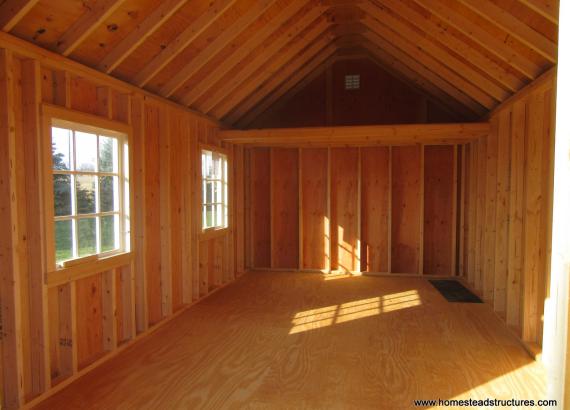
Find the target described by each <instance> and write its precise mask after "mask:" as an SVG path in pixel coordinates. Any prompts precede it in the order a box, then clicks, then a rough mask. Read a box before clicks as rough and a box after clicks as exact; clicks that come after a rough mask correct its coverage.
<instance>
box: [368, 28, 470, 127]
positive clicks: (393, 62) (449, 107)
mask: <svg viewBox="0 0 570 410" xmlns="http://www.w3.org/2000/svg"><path fill="white" fill-rule="evenodd" d="M361 44H362V46H363V47H364V49H365V50H367V51H368V53H369V55H370V58H371V59H372V60H373V61H375V62H376V64H378V65H379V66H380V67H381V68H382V69H383V70H386V71H387V72H388V73H390V74H392V75H393V76H394V77H395V78H398V79H399V80H400V81H402V82H404V83H406V84H408V86H409V87H410V88H412V89H415V90H417V91H418V92H420V93H422V94H424V96H425V97H426V98H427V99H429V100H432V101H434V102H435V103H436V104H437V105H439V106H440V107H441V108H442V109H443V110H445V111H447V112H448V113H450V114H451V115H453V116H455V117H457V118H460V117H461V118H463V119H471V118H475V117H474V115H475V114H474V113H473V112H472V111H470V110H468V109H467V108H465V107H464V106H463V105H461V103H459V102H456V100H455V99H454V98H453V97H452V96H450V95H449V94H447V93H445V92H443V91H442V90H441V89H440V88H439V87H437V86H435V85H434V84H432V83H431V82H430V81H428V80H427V79H426V78H425V77H422V76H421V75H419V74H418V73H417V72H415V71H414V70H412V69H411V68H409V67H408V66H407V65H405V64H403V63H402V62H400V61H399V60H397V59H396V58H394V57H393V56H392V55H390V54H389V53H387V52H386V51H385V50H384V49H383V48H382V47H378V46H376V45H374V44H372V43H371V42H370V41H368V40H364V39H363V41H362V43H361Z"/></svg>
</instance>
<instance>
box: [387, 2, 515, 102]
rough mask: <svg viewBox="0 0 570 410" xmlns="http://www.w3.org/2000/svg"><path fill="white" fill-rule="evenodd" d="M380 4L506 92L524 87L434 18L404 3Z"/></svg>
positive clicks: (511, 75) (510, 74) (509, 73)
mask: <svg viewBox="0 0 570 410" xmlns="http://www.w3.org/2000/svg"><path fill="white" fill-rule="evenodd" d="M382 4H385V5H386V6H387V7H389V8H390V9H391V10H393V11H394V12H395V13H397V14H398V15H399V16H401V17H402V18H404V19H406V20H407V21H409V22H410V23H411V24H413V25H414V26H415V27H416V28H417V29H419V30H421V31H423V32H425V33H426V34H429V35H430V36H432V37H433V38H434V39H436V40H437V41H439V43H441V44H443V45H445V47H447V48H449V49H450V50H452V51H453V52H455V53H456V54H457V55H459V56H462V57H463V58H464V59H466V60H467V61H469V62H470V63H472V64H474V65H476V66H477V67H478V68H479V69H481V70H482V71H483V72H485V73H486V74H487V75H488V76H490V77H491V78H493V79H495V80H498V81H499V82H500V83H501V84H502V85H503V86H504V87H506V88H507V89H508V90H510V91H513V92H516V91H518V90H520V89H521V88H523V87H524V85H525V84H524V82H523V81H521V79H520V78H518V77H517V76H516V75H514V74H513V73H511V72H509V71H508V70H505V68H504V67H501V66H500V65H499V64H497V63H496V61H495V60H493V59H492V58H489V56H488V55H486V54H484V53H481V52H480V51H478V50H477V49H475V48H473V47H470V46H469V45H468V44H467V43H465V42H463V41H461V40H460V39H458V38H457V37H456V36H454V35H453V34H452V33H450V31H449V28H450V26H449V25H448V24H446V23H445V22H444V21H442V20H440V19H438V18H437V17H436V16H434V15H430V16H429V18H428V17H427V16H425V15H423V14H421V13H419V12H418V11H416V10H415V9H413V8H412V7H410V6H409V5H407V4H406V3H405V2H402V1H399V0H384V1H383V2H382Z"/></svg>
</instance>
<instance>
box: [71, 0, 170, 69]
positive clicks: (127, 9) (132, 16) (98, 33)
mask: <svg viewBox="0 0 570 410" xmlns="http://www.w3.org/2000/svg"><path fill="white" fill-rule="evenodd" d="M160 3H161V0H127V1H125V2H124V3H123V4H122V5H121V6H120V7H119V8H118V9H117V10H116V11H115V12H114V13H113V14H112V15H110V16H109V17H107V18H106V19H105V20H104V21H103V22H102V23H101V24H100V25H99V26H98V27H97V28H96V29H95V30H94V31H93V32H92V33H91V35H90V36H89V37H88V38H87V39H86V40H85V41H84V42H83V43H82V44H81V45H80V46H79V47H77V49H76V50H74V51H73V53H72V57H73V59H74V60H77V61H80V62H81V63H83V64H85V65H88V66H97V64H98V63H99V61H101V60H102V59H103V58H104V57H105V56H106V55H107V54H108V53H109V51H110V50H112V49H113V47H114V46H115V45H116V44H117V43H118V42H119V41H121V40H122V39H123V38H125V37H126V36H127V35H128V34H129V33H130V32H131V31H132V30H134V29H135V28H136V26H137V25H138V24H140V23H141V22H142V21H143V20H144V18H145V17H147V16H148V15H149V14H150V13H151V12H152V11H153V10H154V9H155V8H156V7H157V6H158V5H159V4H160Z"/></svg>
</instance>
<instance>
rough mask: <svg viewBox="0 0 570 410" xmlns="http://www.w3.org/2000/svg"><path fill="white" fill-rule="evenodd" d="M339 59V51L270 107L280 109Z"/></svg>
mask: <svg viewBox="0 0 570 410" xmlns="http://www.w3.org/2000/svg"><path fill="white" fill-rule="evenodd" d="M339 60H340V58H339V56H338V55H337V53H335V54H334V55H332V56H331V57H329V58H328V60H327V61H325V62H324V63H323V64H321V66H320V67H317V69H315V70H314V71H313V72H312V73H311V74H309V75H308V76H306V77H305V78H304V79H303V80H301V82H299V83H297V85H295V86H294V87H293V88H291V89H290V90H289V91H287V92H286V93H285V94H284V95H283V96H282V97H280V98H279V101H277V102H276V103H275V104H273V105H272V106H271V107H270V109H272V110H278V109H279V108H280V107H282V106H283V105H285V104H286V103H287V101H290V99H291V98H293V97H294V96H295V95H297V94H298V93H299V91H301V90H302V89H303V88H304V87H305V86H306V85H307V84H309V83H310V82H311V81H313V80H314V79H315V78H317V77H318V76H319V75H321V74H322V73H323V72H324V71H325V70H326V71H327V73H328V71H329V69H330V66H331V64H333V63H334V62H336V61H339ZM327 101H328V100H327ZM326 125H329V124H328V123H327V124H326Z"/></svg>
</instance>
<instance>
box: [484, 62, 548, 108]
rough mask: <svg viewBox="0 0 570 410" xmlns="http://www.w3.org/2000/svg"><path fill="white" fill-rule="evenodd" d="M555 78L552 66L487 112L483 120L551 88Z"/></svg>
mask: <svg viewBox="0 0 570 410" xmlns="http://www.w3.org/2000/svg"><path fill="white" fill-rule="evenodd" d="M555 78H556V66H554V67H552V68H551V69H550V70H548V71H546V72H545V73H544V74H542V75H541V76H540V77H538V78H537V79H536V80H534V81H533V82H531V83H530V84H527V85H526V86H525V87H524V88H522V89H521V90H519V91H518V92H517V93H516V94H514V95H513V96H511V97H510V98H509V99H507V100H505V101H503V102H502V103H501V104H500V105H498V106H497V107H495V109H494V110H493V111H491V112H489V113H488V114H487V115H486V116H485V119H489V118H491V117H492V116H493V115H495V114H497V113H499V112H501V111H503V110H504V109H506V108H507V107H509V106H514V105H515V104H516V102H517V101H523V100H525V99H526V98H527V97H528V96H529V95H531V94H533V93H535V92H537V91H538V90H540V89H547V88H550V87H552V82H553V81H554V80H555Z"/></svg>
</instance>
